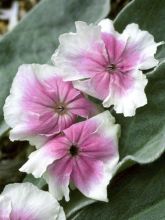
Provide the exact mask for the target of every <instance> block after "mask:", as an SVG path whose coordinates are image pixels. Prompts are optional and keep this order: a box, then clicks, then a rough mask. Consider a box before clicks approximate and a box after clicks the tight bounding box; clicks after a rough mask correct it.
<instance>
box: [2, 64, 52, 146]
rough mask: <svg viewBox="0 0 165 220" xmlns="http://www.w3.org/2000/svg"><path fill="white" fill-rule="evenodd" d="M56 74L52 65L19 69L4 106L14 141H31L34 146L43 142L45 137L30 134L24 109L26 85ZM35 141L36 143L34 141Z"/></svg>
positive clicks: (25, 65) (32, 65) (34, 65)
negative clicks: (23, 99) (23, 100)
mask: <svg viewBox="0 0 165 220" xmlns="http://www.w3.org/2000/svg"><path fill="white" fill-rule="evenodd" d="M55 74H56V68H55V67H53V66H50V65H39V64H24V65H22V66H20V67H19V69H18V72H17V74H16V76H15V78H14V81H13V84H12V87H11V90H10V95H9V96H8V97H7V99H6V101H5V105H4V108H3V110H4V118H5V121H6V123H7V124H8V125H9V126H10V127H11V128H13V129H12V130H11V134H10V138H11V140H12V141H14V140H30V141H31V143H32V144H36V140H38V145H40V144H41V142H43V137H40V136H38V137H37V138H35V137H34V136H33V135H32V134H31V135H30V134H29V131H28V127H27V112H26V111H25V109H23V104H22V98H23V96H24V94H25V92H27V91H26V90H25V85H27V84H28V83H33V81H34V80H35V79H36V78H37V79H38V80H39V81H42V80H45V79H48V78H49V77H52V76H54V75H55ZM34 139H35V143H33V140H34Z"/></svg>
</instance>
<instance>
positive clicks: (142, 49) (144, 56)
mask: <svg viewBox="0 0 165 220" xmlns="http://www.w3.org/2000/svg"><path fill="white" fill-rule="evenodd" d="M122 36H123V37H124V38H125V37H126V36H127V37H128V42H127V48H128V49H130V48H131V49H132V50H133V51H134V52H135V51H136V52H138V53H139V54H140V59H139V63H138V67H139V68H140V69H144V70H145V69H150V68H153V67H154V66H155V65H157V63H158V61H157V60H156V59H154V54H155V53H156V51H157V47H158V46H159V45H160V44H162V42H161V43H156V42H155V41H154V37H153V35H151V34H150V33H149V32H148V31H142V30H140V29H139V26H138V25H137V24H134V23H133V24H129V25H127V27H126V28H125V30H124V31H123V34H122Z"/></svg>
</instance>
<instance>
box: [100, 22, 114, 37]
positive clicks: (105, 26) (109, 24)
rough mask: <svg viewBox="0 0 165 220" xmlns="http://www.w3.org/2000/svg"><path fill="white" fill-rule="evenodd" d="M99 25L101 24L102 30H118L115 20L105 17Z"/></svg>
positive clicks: (112, 32)
mask: <svg viewBox="0 0 165 220" xmlns="http://www.w3.org/2000/svg"><path fill="white" fill-rule="evenodd" d="M98 25H99V26H101V32H106V33H109V34H116V31H115V29H114V26H113V21H111V20H110V19H108V18H106V19H103V20H101V21H100V22H99V23H98Z"/></svg>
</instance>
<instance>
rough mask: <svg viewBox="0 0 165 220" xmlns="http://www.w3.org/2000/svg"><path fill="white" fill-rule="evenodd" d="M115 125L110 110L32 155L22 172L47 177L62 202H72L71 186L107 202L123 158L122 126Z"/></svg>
mask: <svg viewBox="0 0 165 220" xmlns="http://www.w3.org/2000/svg"><path fill="white" fill-rule="evenodd" d="M114 123H115V119H114V118H113V117H112V116H111V114H110V113H109V112H108V111H106V112H103V113H101V114H98V115H97V116H95V117H92V118H90V119H88V120H86V121H83V122H79V123H76V124H74V125H72V126H71V127H69V128H67V129H65V130H64V131H63V134H61V135H59V136H58V137H57V136H56V137H55V138H53V139H52V140H50V141H48V142H47V143H46V144H45V145H44V146H43V147H41V148H40V149H38V150H36V151H35V152H33V153H31V155H30V156H29V160H28V161H27V162H26V163H25V164H24V165H23V166H22V167H21V169H20V171H22V172H26V173H32V174H33V175H34V176H35V177H36V178H38V177H41V176H42V175H43V176H44V178H45V179H46V181H47V183H48V185H49V190H50V192H51V193H52V194H53V195H54V196H55V197H56V198H57V199H58V200H60V199H62V197H63V196H65V199H66V201H68V200H69V183H71V184H74V186H76V187H77V188H78V189H79V190H80V191H81V192H82V193H83V194H84V195H85V196H87V197H89V198H92V199H96V200H101V201H107V185H108V184H109V181H110V179H111V178H112V175H113V172H114V170H115V168H116V165H117V163H118V159H119V154H118V137H119V134H120V126H119V125H117V124H114ZM40 161H41V162H40Z"/></svg>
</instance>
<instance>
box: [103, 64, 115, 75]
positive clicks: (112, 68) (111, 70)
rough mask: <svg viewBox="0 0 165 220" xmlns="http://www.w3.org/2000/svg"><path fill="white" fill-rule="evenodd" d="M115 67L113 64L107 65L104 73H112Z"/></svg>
mask: <svg viewBox="0 0 165 220" xmlns="http://www.w3.org/2000/svg"><path fill="white" fill-rule="evenodd" d="M116 69H117V67H116V65H115V64H113V63H112V64H109V65H108V66H107V67H106V71H108V72H109V73H113V71H114V70H116Z"/></svg>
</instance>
